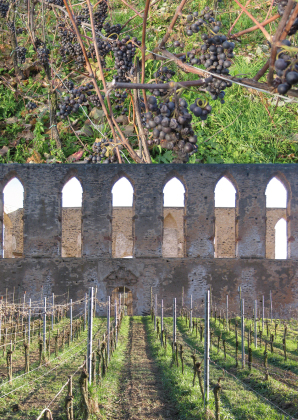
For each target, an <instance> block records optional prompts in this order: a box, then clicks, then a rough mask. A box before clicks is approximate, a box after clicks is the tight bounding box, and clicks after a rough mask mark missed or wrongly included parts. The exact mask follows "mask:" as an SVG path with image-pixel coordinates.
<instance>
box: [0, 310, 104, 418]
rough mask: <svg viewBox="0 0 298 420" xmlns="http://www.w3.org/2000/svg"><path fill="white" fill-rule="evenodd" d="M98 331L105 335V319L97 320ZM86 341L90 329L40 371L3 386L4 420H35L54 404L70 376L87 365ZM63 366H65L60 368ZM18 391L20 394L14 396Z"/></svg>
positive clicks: (95, 327)
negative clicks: (84, 362)
mask: <svg viewBox="0 0 298 420" xmlns="http://www.w3.org/2000/svg"><path fill="white" fill-rule="evenodd" d="M62 324H64V322H62ZM94 329H95V334H97V335H98V334H100V335H101V333H103V332H104V330H105V322H104V318H95V320H94ZM86 338H87V330H86V331H85V332H82V333H81V335H80V337H79V338H78V339H77V340H75V341H74V342H72V343H71V345H70V347H69V348H68V346H67V345H65V350H64V351H63V352H59V355H58V357H57V358H55V355H54V354H52V357H51V358H50V359H49V360H48V363H46V364H45V365H44V366H42V367H41V368H40V369H37V370H35V371H34V372H33V371H32V372H31V373H29V374H28V375H25V376H20V377H19V378H16V379H15V380H14V381H13V384H12V385H10V384H6V385H4V386H2V387H1V396H3V395H5V394H8V395H7V396H5V397H2V398H1V408H0V417H1V418H3V419H8V418H10V415H12V413H13V415H14V417H13V418H16V419H24V420H25V419H26V420H31V419H32V420H33V419H34V420H35V419H36V417H37V416H38V414H39V413H40V412H41V410H42V409H43V408H44V407H46V406H47V404H49V403H50V401H51V399H52V398H54V396H55V395H56V394H57V393H58V391H59V390H60V388H61V386H62V385H63V384H64V383H65V382H66V381H67V378H68V376H67V375H69V374H72V373H73V372H74V371H76V369H77V368H78V366H80V364H81V363H82V362H83V360H84V355H85V350H86ZM60 365H61V367H59V366H60ZM31 369H32V366H31ZM14 389H15V390H16V392H13V393H10V392H11V391H12V390H14ZM56 403H57V402H56ZM15 404H18V410H17V411H16V412H14V410H13V406H14V405H15ZM54 406H55V404H54ZM51 408H52V407H51Z"/></svg>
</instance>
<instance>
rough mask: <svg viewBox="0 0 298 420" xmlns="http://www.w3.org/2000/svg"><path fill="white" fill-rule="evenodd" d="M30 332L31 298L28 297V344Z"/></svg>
mask: <svg viewBox="0 0 298 420" xmlns="http://www.w3.org/2000/svg"><path fill="white" fill-rule="evenodd" d="M30 333H31V299H29V312H28V344H29V345H30Z"/></svg>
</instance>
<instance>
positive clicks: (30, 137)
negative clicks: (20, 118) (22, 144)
mask: <svg viewBox="0 0 298 420" xmlns="http://www.w3.org/2000/svg"><path fill="white" fill-rule="evenodd" d="M20 139H25V140H26V141H29V140H33V139H34V134H33V133H32V131H31V130H30V129H29V128H27V129H26V130H23V131H22V132H21V133H19V134H18V136H17V140H20Z"/></svg>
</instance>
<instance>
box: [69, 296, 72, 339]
mask: <svg viewBox="0 0 298 420" xmlns="http://www.w3.org/2000/svg"><path fill="white" fill-rule="evenodd" d="M69 310H70V341H73V337H72V299H70V308H69Z"/></svg>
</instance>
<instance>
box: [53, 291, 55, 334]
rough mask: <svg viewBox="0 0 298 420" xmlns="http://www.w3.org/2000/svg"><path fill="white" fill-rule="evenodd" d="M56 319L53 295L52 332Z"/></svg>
mask: <svg viewBox="0 0 298 420" xmlns="http://www.w3.org/2000/svg"><path fill="white" fill-rule="evenodd" d="M54 318H55V295H54V293H52V331H53V329H54Z"/></svg>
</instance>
